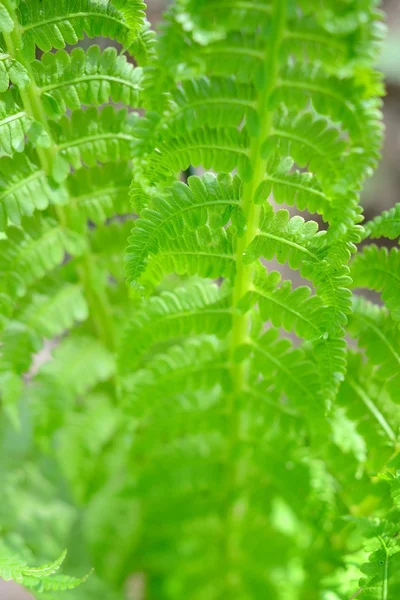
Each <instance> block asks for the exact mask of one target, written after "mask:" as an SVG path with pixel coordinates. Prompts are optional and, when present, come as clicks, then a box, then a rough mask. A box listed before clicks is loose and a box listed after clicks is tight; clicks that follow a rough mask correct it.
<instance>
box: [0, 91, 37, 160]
mask: <svg viewBox="0 0 400 600" xmlns="http://www.w3.org/2000/svg"><path fill="white" fill-rule="evenodd" d="M31 123H32V120H31V119H30V118H29V117H28V116H27V114H26V113H25V111H24V110H21V108H20V107H19V105H18V104H17V102H16V101H15V99H14V97H13V95H12V94H11V93H6V94H3V95H2V97H1V99H0V156H12V155H13V154H14V153H15V152H22V151H23V149H24V147H25V135H26V134H27V132H28V130H29V129H30V127H31Z"/></svg>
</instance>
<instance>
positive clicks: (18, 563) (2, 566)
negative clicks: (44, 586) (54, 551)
mask: <svg viewBox="0 0 400 600" xmlns="http://www.w3.org/2000/svg"><path fill="white" fill-rule="evenodd" d="M66 554H67V552H66V551H65V550H64V552H63V553H62V554H61V556H60V557H59V558H58V559H57V560H55V561H54V562H52V563H49V564H45V565H42V566H41V567H29V566H27V565H26V564H25V563H24V562H23V561H22V560H21V559H19V558H18V557H15V556H12V554H11V552H10V550H9V549H8V548H6V547H5V546H4V545H2V547H1V554H0V576H1V577H2V579H4V580H5V581H10V580H14V581H18V582H23V581H24V579H25V577H26V578H35V579H36V581H37V583H39V582H40V580H41V579H42V578H46V577H49V576H50V575H52V574H53V573H55V572H56V571H57V570H58V569H59V568H60V566H61V565H62V563H63V562H64V559H65V557H66Z"/></svg>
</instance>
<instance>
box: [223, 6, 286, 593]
mask: <svg viewBox="0 0 400 600" xmlns="http://www.w3.org/2000/svg"><path fill="white" fill-rule="evenodd" d="M286 5H287V0H274V3H273V11H272V15H271V17H270V19H271V20H270V23H269V24H268V25H269V27H268V31H267V33H266V34H265V35H266V37H267V39H266V48H265V59H264V64H263V71H264V74H263V78H262V79H263V83H262V84H261V85H260V86H259V97H258V106H257V112H258V117H259V123H260V126H259V132H258V134H257V135H254V136H253V138H252V141H251V144H250V161H251V166H252V176H251V178H250V180H249V181H248V182H246V183H244V185H243V190H242V199H241V208H242V210H243V213H244V216H245V219H246V228H245V232H244V235H243V236H242V237H239V238H238V239H237V245H236V276H235V283H234V288H233V307H234V309H236V308H237V306H238V303H239V302H240V300H241V299H242V298H243V297H244V296H245V294H246V293H247V292H249V291H251V290H252V287H253V280H254V274H255V267H254V264H245V263H244V262H243V256H244V252H245V250H246V248H247V247H248V245H249V244H250V243H251V242H252V241H253V239H254V238H255V236H256V235H257V232H258V227H259V221H260V213H261V206H260V205H257V204H255V203H254V197H255V193H256V191H257V188H258V187H259V185H260V184H261V183H262V182H263V181H264V179H265V175H266V167H267V160H266V159H263V158H262V156H261V147H262V144H263V143H264V141H265V140H266V139H267V138H268V137H269V135H270V133H271V126H272V112H271V110H270V108H269V103H270V97H271V93H272V92H273V90H274V88H275V87H276V83H277V78H278V74H279V50H280V45H281V41H282V38H283V34H284V28H285V23H286V14H287V6H286ZM250 329H251V313H250V312H247V313H245V314H240V313H239V312H237V311H236V310H234V316H233V326H232V335H231V347H230V353H231V365H232V366H231V376H232V381H233V390H232V394H231V395H230V400H229V403H230V404H229V406H228V412H229V427H230V430H229V447H228V454H229V456H228V460H229V461H230V466H229V473H228V484H227V489H228V491H229V493H230V495H231V496H233V502H232V504H231V506H230V509H229V514H228V516H227V521H228V522H227V524H226V527H227V528H228V532H227V534H228V539H229V541H228V547H227V557H226V558H227V561H228V563H229V562H232V560H234V559H235V556H236V555H238V554H239V553H240V548H238V547H237V545H238V543H240V542H239V538H238V536H237V535H235V529H236V527H235V525H237V520H238V519H239V520H240V519H242V518H243V516H244V514H245V508H244V507H245V504H246V503H245V502H244V501H243V499H242V501H241V500H240V499H239V500H237V499H236V498H235V490H236V488H237V482H238V481H237V480H238V475H237V473H238V469H237V466H238V465H237V460H236V456H235V455H236V450H237V446H238V442H239V439H240V410H241V407H240V398H241V396H242V394H243V392H244V391H245V390H246V387H247V385H248V380H249V371H250V360H249V359H246V360H243V361H241V362H240V363H236V362H235V354H236V351H237V349H238V348H239V347H240V346H242V345H243V344H246V342H248V341H249V337H250ZM231 500H232V498H231ZM228 584H229V575H228Z"/></svg>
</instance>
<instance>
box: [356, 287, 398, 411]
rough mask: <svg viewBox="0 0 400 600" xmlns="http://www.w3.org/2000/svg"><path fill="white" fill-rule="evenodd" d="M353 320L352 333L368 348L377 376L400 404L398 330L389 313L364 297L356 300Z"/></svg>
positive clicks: (363, 346)
mask: <svg viewBox="0 0 400 600" xmlns="http://www.w3.org/2000/svg"><path fill="white" fill-rule="evenodd" d="M353 311H354V312H353V315H352V317H351V318H350V320H349V330H350V333H352V334H353V335H355V336H356V337H357V339H358V343H359V345H360V346H361V347H362V348H365V350H366V353H367V356H368V359H369V361H370V363H371V365H372V366H373V368H374V375H375V377H376V378H377V379H378V381H380V382H381V384H382V386H385V387H386V389H388V390H389V391H390V393H391V397H392V398H393V401H395V402H399V401H400V394H399V390H400V385H399V381H400V370H399V366H400V349H399V339H398V335H397V329H396V328H393V321H392V320H391V318H390V316H389V314H388V312H387V311H386V310H385V309H383V308H381V307H378V306H375V305H373V304H372V303H370V302H368V301H367V300H365V299H363V298H357V297H356V299H355V301H354V306H353Z"/></svg>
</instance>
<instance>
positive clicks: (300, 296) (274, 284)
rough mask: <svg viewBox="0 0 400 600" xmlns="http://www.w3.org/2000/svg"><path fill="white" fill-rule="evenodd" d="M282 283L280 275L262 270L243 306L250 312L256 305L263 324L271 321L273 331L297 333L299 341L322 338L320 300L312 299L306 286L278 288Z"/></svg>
mask: <svg viewBox="0 0 400 600" xmlns="http://www.w3.org/2000/svg"><path fill="white" fill-rule="evenodd" d="M280 281H281V276H280V274H279V273H278V272H277V271H272V272H271V273H268V272H267V270H266V269H265V270H264V269H263V268H261V269H259V272H258V273H257V276H256V278H255V280H254V291H252V292H249V297H248V298H246V297H244V298H243V299H242V301H241V303H240V306H241V307H243V308H244V307H246V308H248V306H249V301H250V303H251V304H254V303H255V302H257V303H258V307H259V310H260V315H261V318H262V320H263V321H271V323H272V324H273V325H274V327H278V328H279V327H283V329H284V330H285V331H288V332H290V331H294V332H295V333H296V335H298V336H299V337H300V338H304V339H313V338H315V337H320V336H321V334H322V331H323V329H321V328H320V322H321V321H320V319H319V318H318V317H319V313H321V312H322V311H323V304H322V300H321V298H319V297H318V296H312V295H311V289H310V288H309V287H307V286H302V287H298V288H296V289H294V290H293V289H292V282H291V281H288V280H286V281H283V283H282V285H279V284H280Z"/></svg>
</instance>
